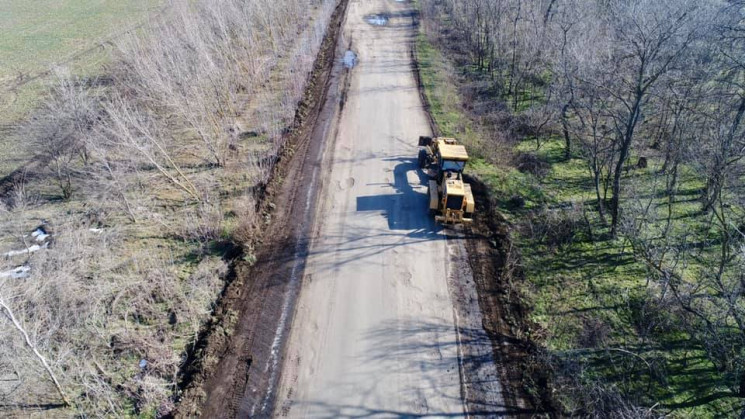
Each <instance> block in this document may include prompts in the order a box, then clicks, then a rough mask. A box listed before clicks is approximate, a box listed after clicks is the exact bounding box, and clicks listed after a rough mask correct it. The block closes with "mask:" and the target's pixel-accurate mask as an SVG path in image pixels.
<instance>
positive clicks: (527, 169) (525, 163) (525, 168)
mask: <svg viewBox="0 0 745 419" xmlns="http://www.w3.org/2000/svg"><path fill="white" fill-rule="evenodd" d="M516 163H517V170H519V171H521V172H523V173H530V174H532V175H534V176H536V177H538V178H542V177H545V176H546V175H547V174H548V172H549V170H550V169H551V166H550V165H549V164H548V162H546V161H545V160H543V159H541V158H539V157H538V156H536V155H535V154H533V153H520V155H518V156H517V162H516Z"/></svg>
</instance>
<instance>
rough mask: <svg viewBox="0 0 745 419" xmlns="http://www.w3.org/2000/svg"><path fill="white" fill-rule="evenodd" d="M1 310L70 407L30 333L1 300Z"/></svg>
mask: <svg viewBox="0 0 745 419" xmlns="http://www.w3.org/2000/svg"><path fill="white" fill-rule="evenodd" d="M0 308H2V309H4V310H5V314H6V315H7V316H8V319H10V321H11V323H13V326H15V328H16V330H18V332H19V333H20V334H21V335H22V336H23V339H24V340H25V341H26V345H27V346H28V347H29V348H30V349H31V351H32V352H33V353H34V355H35V356H36V358H37V359H38V360H39V362H41V365H42V366H43V367H44V370H46V372H47V374H48V375H49V378H50V379H51V380H52V383H54V387H55V388H56V389H57V393H59V396H60V398H61V399H62V402H63V403H64V405H65V406H70V405H71V403H70V400H68V399H67V395H66V394H65V392H64V391H63V390H62V386H61V385H60V383H59V381H58V380H57V377H56V376H55V375H54V372H53V371H52V368H51V367H50V366H49V364H48V363H47V360H46V358H44V356H43V355H42V354H41V353H40V352H39V350H38V349H37V348H36V345H34V344H33V343H32V342H31V338H29V336H28V333H26V329H24V328H23V326H21V324H20V323H19V322H18V319H16V317H15V315H14V314H13V310H11V309H10V307H9V306H8V305H7V304H5V301H3V300H2V299H0Z"/></svg>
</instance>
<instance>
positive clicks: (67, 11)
mask: <svg viewBox="0 0 745 419" xmlns="http://www.w3.org/2000/svg"><path fill="white" fill-rule="evenodd" d="M162 3H163V2H162V0H34V1H28V0H0V128H2V127H9V126H11V127H12V126H14V125H17V124H18V123H19V121H22V120H23V118H24V117H26V116H27V115H28V113H29V112H30V111H31V110H32V109H33V108H34V107H36V106H38V105H39V102H40V98H41V97H43V94H44V92H45V91H46V86H47V83H48V81H49V79H50V78H49V76H48V75H47V72H48V70H49V69H50V68H52V67H53V66H55V65H61V66H65V67H68V68H69V69H70V71H71V72H73V74H77V75H92V74H96V73H97V72H98V71H100V69H101V66H102V65H103V64H104V63H106V62H107V60H108V59H109V51H108V50H107V49H106V48H105V47H101V46H100V45H101V43H103V42H105V41H108V40H111V39H112V38H113V37H116V36H117V35H118V34H121V33H122V32H124V31H126V30H128V29H130V28H133V27H136V26H137V25H138V24H139V23H141V22H142V21H143V20H144V19H146V18H147V17H148V16H151V15H152V14H153V13H156V12H157V11H158V10H160V5H161V4H162ZM0 156H1V157H0V176H4V175H6V174H7V173H9V172H10V171H12V170H14V169H15V168H16V167H18V166H19V165H20V164H22V162H23V161H25V158H26V156H25V155H24V150H23V147H22V145H19V140H18V139H17V138H15V137H14V136H13V130H12V128H6V129H3V130H0Z"/></svg>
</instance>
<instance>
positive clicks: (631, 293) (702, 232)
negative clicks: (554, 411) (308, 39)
mask: <svg viewBox="0 0 745 419" xmlns="http://www.w3.org/2000/svg"><path fill="white" fill-rule="evenodd" d="M424 27H425V26H422V28H424ZM424 32H425V31H424V29H423V30H422V32H421V33H420V34H419V36H418V39H417V44H416V45H417V56H418V59H419V66H420V71H421V78H422V83H423V85H424V90H425V94H426V97H427V99H428V101H429V104H430V111H431V114H432V117H433V118H434V120H435V122H436V124H437V126H438V127H439V130H440V134H441V135H445V136H454V137H457V138H458V139H459V140H460V141H462V142H463V143H464V144H465V145H466V146H467V147H468V149H469V153H470V154H471V155H472V156H473V159H472V161H471V162H470V163H469V166H468V168H467V172H468V173H469V174H471V175H472V176H475V177H477V178H479V179H480V180H482V181H483V182H484V183H486V185H487V186H488V188H489V193H490V195H491V196H492V197H493V198H495V199H496V201H497V203H498V206H499V208H500V210H501V211H502V213H503V214H504V216H505V217H506V218H507V220H508V221H509V223H510V224H511V226H512V231H513V233H512V235H513V239H514V240H515V243H516V244H517V246H518V247H519V249H520V253H521V267H522V270H523V272H524V275H525V281H524V282H523V283H522V285H521V287H522V288H523V289H522V290H521V294H522V295H525V296H526V298H527V299H528V300H529V302H528V305H529V306H530V307H531V308H532V312H531V314H530V320H531V323H533V324H534V327H533V330H532V331H531V338H532V339H533V340H534V341H535V342H536V343H538V344H539V345H540V346H541V347H543V348H544V349H545V352H546V354H547V361H546V362H549V363H550V364H551V368H552V371H553V372H554V374H553V376H554V381H553V383H552V385H553V386H554V388H553V390H554V394H555V398H556V400H555V401H554V402H555V404H557V405H558V406H560V409H562V410H564V412H575V413H578V412H581V410H578V409H581V406H580V403H579V402H578V400H580V399H583V398H584V397H592V396H588V395H583V394H578V393H580V392H578V391H577V390H576V389H577V388H602V389H603V390H602V391H603V392H605V393H604V394H609V393H613V394H621V395H623V396H624V397H625V398H626V399H627V400H630V401H631V402H632V403H633V404H636V405H641V406H649V407H651V406H654V407H655V408H657V409H659V410H661V411H664V412H666V413H669V414H671V415H672V416H674V417H712V416H723V415H729V414H732V412H734V411H735V409H737V408H738V407H739V400H738V399H737V398H735V397H732V396H731V395H729V396H728V395H727V394H728V392H727V391H726V388H723V386H722V384H721V383H724V382H726V381H727V377H723V375H722V373H720V372H719V371H718V370H717V369H716V368H715V367H714V365H713V364H712V363H711V362H710V361H708V360H707V358H706V356H705V352H704V348H702V347H700V346H697V345H695V344H692V343H691V342H690V341H689V336H688V335H687V334H686V333H684V332H681V331H679V330H677V329H676V328H667V327H666V326H667V325H669V324H670V323H671V322H669V321H668V318H667V317H668V316H669V315H670V314H669V313H668V312H666V309H665V307H658V306H656V305H655V304H656V301H655V300H653V299H651V298H650V295H651V293H650V292H649V290H650V287H651V286H652V285H650V282H649V281H648V280H647V278H648V277H649V273H648V271H647V268H646V265H645V264H644V263H642V261H641V260H638V259H637V258H635V256H634V253H633V249H632V248H631V243H630V242H629V241H628V240H626V239H624V238H623V237H620V238H618V239H611V238H609V237H610V235H609V234H608V233H609V231H608V226H607V225H606V224H605V223H604V222H603V221H602V220H601V219H600V216H599V215H598V212H597V210H596V206H597V201H596V198H595V192H594V187H593V184H592V177H591V174H590V171H589V168H588V167H587V165H586V163H585V162H584V160H583V159H581V158H579V156H571V157H570V158H569V159H567V158H565V156H564V146H563V142H562V141H561V140H560V139H559V138H555V137H551V136H547V137H546V138H541V140H542V141H540V146H537V142H536V141H535V139H522V140H520V139H509V138H508V139H503V141H501V142H500V141H499V140H497V141H487V140H485V139H491V138H497V136H498V134H499V133H498V132H495V131H494V130H495V126H491V127H489V126H486V125H483V124H481V122H480V121H481V119H480V118H477V117H475V116H474V115H473V114H472V112H469V109H468V108H469V106H470V105H471V104H470V103H467V102H471V101H472V100H473V97H471V96H468V97H466V94H465V93H464V91H465V90H467V89H464V87H463V86H464V85H465V84H467V83H468V82H469V81H473V80H474V78H475V77H477V75H476V74H475V73H474V71H473V69H471V68H469V66H467V65H461V66H458V64H457V63H456V62H455V61H454V60H450V59H449V52H448V50H447V47H446V46H442V45H439V44H435V43H433V42H432V41H430V38H429V37H428V36H427V35H426V34H425V33H424ZM467 93H468V94H471V93H472V92H467ZM524 96H525V98H524V100H518V103H517V104H516V106H514V107H513V106H512V105H513V104H514V99H515V98H514V97H506V98H496V99H491V100H494V102H495V104H496V103H497V102H500V101H501V102H507V103H508V108H509V109H510V110H511V111H512V110H514V109H515V108H516V109H517V110H518V112H519V111H521V110H524V109H527V107H529V104H526V103H522V102H526V101H531V102H532V101H534V100H535V95H532V94H530V95H524ZM479 99H480V100H483V98H479ZM510 102H512V103H510ZM495 149H496V150H495ZM524 155H530V156H533V157H534V158H535V159H536V160H537V161H539V162H540V164H541V166H542V170H541V173H540V175H536V174H532V173H529V172H527V171H525V172H523V171H519V170H517V169H516V167H515V166H516V164H515V163H514V162H515V161H519V157H520V156H524ZM661 163H662V162H661V161H660V159H655V158H650V164H649V165H648V167H647V168H644V169H638V170H635V171H632V172H630V173H629V174H628V175H627V176H626V182H627V184H628V185H630V186H629V188H633V189H634V192H635V193H636V195H638V196H640V197H641V198H640V199H639V201H640V202H639V205H648V206H649V208H652V209H651V210H650V214H652V215H651V218H653V219H656V220H658V221H657V222H655V223H652V225H651V227H650V229H651V230H656V231H657V232H660V231H662V228H663V224H664V220H665V219H666V216H667V215H669V214H668V211H670V214H672V217H673V218H675V219H685V220H686V222H685V223H682V226H683V227H684V228H686V229H688V230H690V231H692V232H694V234H695V235H696V236H697V237H698V239H700V240H701V241H706V240H708V239H710V237H709V232H708V231H707V227H706V226H707V225H708V223H707V219H706V216H705V215H702V214H700V213H699V209H700V204H698V203H697V202H696V200H695V199H694V198H695V195H696V193H697V192H698V191H700V189H701V187H702V181H701V179H700V177H699V176H697V174H696V173H695V172H694V171H693V170H692V169H690V168H683V169H682V170H681V175H680V180H679V182H680V186H679V188H678V190H677V193H676V194H675V195H674V196H673V199H672V201H673V204H672V205H671V206H670V207H668V205H667V204H668V198H667V197H666V196H659V197H658V196H651V191H652V190H653V185H654V184H655V183H656V182H660V181H663V182H664V180H661V179H660V178H659V176H658V173H659V169H660V166H661ZM658 189H659V188H658ZM552 223H553V224H552ZM557 225H558V226H564V228H556V226H557ZM679 228H680V227H679ZM557 230H558V231H557ZM678 233H680V232H679V231H672V232H671V233H670V235H671V236H673V235H677V236H679V235H680V234H678ZM707 251H708V250H707V249H702V251H701V253H700V254H701V255H705V254H706V252H707ZM696 269H697V266H696V264H695V262H691V266H690V267H689V271H690V272H695V270H696ZM708 395H711V396H710V397H707V396H708ZM593 396H594V395H593ZM599 398H600V397H599Z"/></svg>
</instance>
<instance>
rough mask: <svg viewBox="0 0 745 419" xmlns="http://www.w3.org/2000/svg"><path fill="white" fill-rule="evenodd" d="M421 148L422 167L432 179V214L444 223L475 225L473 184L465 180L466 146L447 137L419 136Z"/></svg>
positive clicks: (420, 159)
mask: <svg viewBox="0 0 745 419" xmlns="http://www.w3.org/2000/svg"><path fill="white" fill-rule="evenodd" d="M419 147H421V148H420V149H419V167H420V168H422V170H424V172H425V173H427V175H428V176H429V177H430V179H429V188H428V195H429V212H430V214H433V215H434V216H435V220H437V221H439V222H442V223H445V224H466V223H470V222H472V221H473V218H472V216H473V211H474V208H475V201H474V199H473V192H471V185H469V184H468V183H466V182H465V181H464V180H463V169H465V167H466V162H467V161H468V152H466V147H465V146H463V145H462V144H458V141H457V140H456V139H455V138H445V137H436V138H432V137H419Z"/></svg>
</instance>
